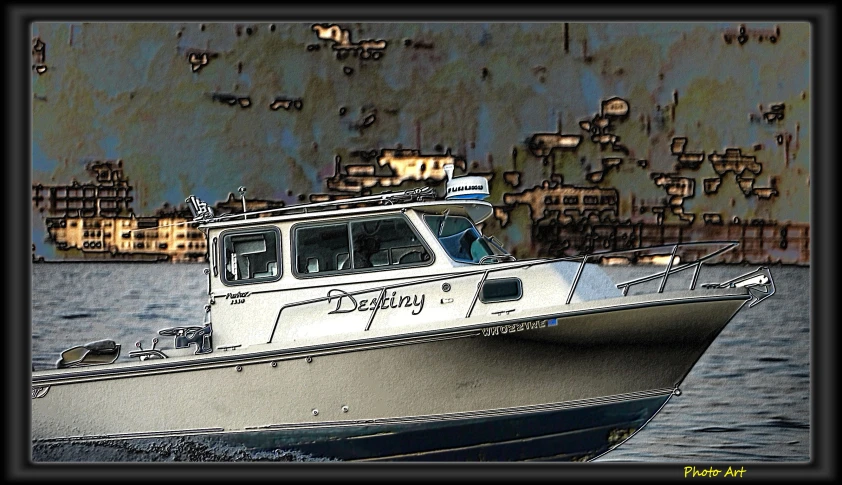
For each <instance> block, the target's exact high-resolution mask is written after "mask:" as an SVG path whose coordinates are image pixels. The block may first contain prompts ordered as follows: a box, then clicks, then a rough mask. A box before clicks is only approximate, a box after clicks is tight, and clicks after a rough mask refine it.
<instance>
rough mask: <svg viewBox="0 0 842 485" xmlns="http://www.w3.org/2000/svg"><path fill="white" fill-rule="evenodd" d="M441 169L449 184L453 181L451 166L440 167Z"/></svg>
mask: <svg viewBox="0 0 842 485" xmlns="http://www.w3.org/2000/svg"><path fill="white" fill-rule="evenodd" d="M442 169H443V170H444V173H445V174H446V175H447V181H448V182H450V180H451V179H453V164H452V163H448V164H447V165H445V166H444V167H442Z"/></svg>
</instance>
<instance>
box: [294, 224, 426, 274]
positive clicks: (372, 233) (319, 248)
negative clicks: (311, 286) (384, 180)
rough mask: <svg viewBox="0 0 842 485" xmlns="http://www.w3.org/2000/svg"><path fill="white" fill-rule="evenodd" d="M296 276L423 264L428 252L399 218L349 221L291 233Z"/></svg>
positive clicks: (297, 229) (308, 227) (311, 227)
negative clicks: (292, 234)
mask: <svg viewBox="0 0 842 485" xmlns="http://www.w3.org/2000/svg"><path fill="white" fill-rule="evenodd" d="M295 260H296V261H295V264H296V267H295V269H296V273H297V274H302V275H312V274H329V273H334V274H335V273H336V272H344V271H353V270H357V269H365V268H379V269H390V268H395V267H398V266H401V265H413V264H414V265H418V264H427V262H428V261H430V260H431V256H430V252H429V251H428V250H427V248H426V246H424V245H423V244H422V243H421V241H420V238H419V236H418V235H417V234H416V233H415V231H414V230H413V229H412V227H411V226H410V225H409V223H408V222H407V221H406V220H405V219H404V218H402V217H383V218H379V219H363V220H351V221H349V222H341V223H334V224H323V225H317V226H305V227H300V228H296V229H295Z"/></svg>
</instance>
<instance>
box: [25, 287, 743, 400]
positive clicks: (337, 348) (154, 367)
mask: <svg viewBox="0 0 842 485" xmlns="http://www.w3.org/2000/svg"><path fill="white" fill-rule="evenodd" d="M700 293H702V294H700ZM662 295H663V297H662V298H659V299H655V300H653V299H651V296H652V294H641V295H631V296H621V297H616V298H608V299H599V300H591V301H586V302H579V303H571V304H569V305H574V306H579V307H580V308H577V309H574V310H572V311H567V312H563V313H549V314H543V315H533V316H523V317H519V318H517V317H516V318H510V319H501V320H495V321H493V322H484V323H479V324H472V325H466V326H461V327H454V328H448V329H437V330H426V331H422V332H413V333H408V334H399V335H388V336H381V337H373V338H369V339H356V340H346V341H343V342H338V343H327V344H316V345H309V346H303V347H294V348H279V349H272V350H264V351H258V352H248V351H246V350H233V351H230V352H231V354H230V355H221V356H220V355H211V354H207V355H202V356H193V355H189V356H181V357H174V358H170V359H162V361H161V362H157V361H156V362H154V363H148V362H144V363H140V362H120V363H119V364H111V365H109V366H86V367H84V370H79V368H73V369H44V370H40V371H33V373H32V386H33V387H43V386H52V385H63V384H71V383H74V382H84V381H98V380H107V379H119V378H123V377H131V376H137V375H153V374H162V373H168V372H189V371H193V370H207V369H216V368H222V367H228V366H241V365H255V364H263V363H271V362H277V361H285V360H294V359H297V358H307V357H310V358H312V357H318V356H325V355H332V354H340V353H346V352H357V351H364V350H373V349H377V348H384V347H393V346H399V345H411V344H420V343H428V342H435V341H440V340H449V339H454V338H466V337H479V336H481V335H482V334H481V332H482V329H483V328H487V327H496V326H500V325H511V324H517V323H523V322H531V321H541V320H548V319H553V318H555V319H559V320H561V319H565V318H568V317H577V316H584V315H590V314H605V313H610V312H615V311H624V310H634V309H643V308H655V307H661V306H671V305H680V304H694V303H706V302H720V301H730V300H744V303H745V301H748V300H749V299H751V294H750V293H749V292H748V290H747V289H746V288H742V287H740V288H722V289H706V290H684V291H677V292H669V293H664V294H662ZM679 295H683V296H679ZM629 300H632V301H629ZM634 300H637V301H634ZM744 303H743V304H744ZM582 307H584V308H582ZM741 307H742V305H741Z"/></svg>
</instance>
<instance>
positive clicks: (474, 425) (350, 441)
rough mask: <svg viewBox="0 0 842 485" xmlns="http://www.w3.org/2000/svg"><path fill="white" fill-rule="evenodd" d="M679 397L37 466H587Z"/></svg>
mask: <svg viewBox="0 0 842 485" xmlns="http://www.w3.org/2000/svg"><path fill="white" fill-rule="evenodd" d="M672 396H673V393H672V392H669V391H668V390H662V391H659V392H650V393H639V394H637V395H627V396H615V397H614V398H613V399H603V400H599V401H593V400H590V401H582V402H570V403H563V404H557V405H551V406H544V407H542V409H517V410H501V411H498V412H496V413H493V414H488V413H480V414H478V415H473V416H471V415H466V416H435V417H428V418H427V419H403V420H394V421H385V422H379V423H364V422H353V423H347V422H346V423H335V424H330V423H328V424H327V425H325V426H318V427H304V428H301V427H289V428H281V429H271V430H261V431H249V432H236V433H217V434H204V435H195V436H191V437H189V438H165V441H162V439H161V438H154V439H151V438H140V439H134V440H124V439H111V440H94V441H93V442H90V441H87V442H85V443H84V444H81V443H80V444H76V443H63V444H59V445H56V444H52V443H51V444H40V443H39V444H36V446H35V448H34V451H33V453H34V457H35V459H36V461H78V460H91V459H96V457H102V456H105V455H108V454H111V455H114V454H117V456H119V457H120V458H121V461H131V460H142V461H145V460H144V458H145V459H149V460H151V459H155V455H156V454H155V453H152V452H150V450H153V449H166V450H167V452H168V454H169V453H173V450H183V451H181V452H179V451H175V453H174V455H175V456H177V457H178V458H177V459H184V458H185V456H181V455H189V454H190V453H191V452H194V450H196V449H205V450H213V451H211V453H210V455H211V456H219V455H222V456H231V455H234V454H235V453H236V454H239V455H240V456H242V455H243V454H245V456H250V457H263V456H278V454H277V451H278V450H282V451H284V452H287V453H289V452H294V453H296V454H297V455H298V456H302V455H303V457H305V459H307V458H309V459H329V460H341V461H526V460H535V461H587V460H590V459H593V458H595V457H598V456H600V455H601V454H603V453H605V452H607V451H609V450H611V449H613V448H614V447H616V446H619V445H620V444H622V442H623V441H625V440H627V439H628V438H630V437H631V436H632V435H633V434H634V433H636V432H637V431H639V430H640V429H641V428H642V427H643V426H644V425H645V424H646V423H647V422H648V421H649V420H650V419H651V418H652V417H653V416H654V415H655V414H656V413H657V412H658V411H659V410H660V409H662V407H663V406H664V405H665V404H666V402H667V401H669V399H670V398H671V397H672ZM186 443H189V444H190V445H189V446H187V445H186ZM225 450H231V451H228V452H227V453H226V451H225ZM92 456H93V457H92ZM280 456H284V455H280ZM172 458H173V457H171V459H172ZM203 459H208V457H207V456H205V457H203Z"/></svg>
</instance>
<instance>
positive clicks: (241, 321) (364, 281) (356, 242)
mask: <svg viewBox="0 0 842 485" xmlns="http://www.w3.org/2000/svg"><path fill="white" fill-rule="evenodd" d="M402 194H404V193H399V194H398V195H402ZM362 199H366V200H361V199H352V200H348V201H341V200H340V201H334V202H332V203H317V204H308V205H304V206H292V207H288V208H282V209H274V210H273V211H267V212H266V213H265V214H261V213H244V214H235V215H231V216H230V217H228V218H227V219H223V218H222V217H217V218H214V219H210V220H209V221H208V222H206V223H203V224H202V225H201V226H200V228H202V229H203V230H204V231H205V232H206V233H207V237H208V247H209V255H208V257H209V260H210V261H209V266H210V269H209V272H208V294H209V295H210V305H209V307H210V308H211V310H212V321H213V326H214V341H213V344H214V348H215V349H222V350H226V349H234V348H239V347H241V346H243V347H245V346H250V345H257V344H269V343H273V342H275V343H277V342H278V341H279V337H281V338H283V337H282V335H281V334H282V333H283V331H284V330H289V329H290V328H292V327H291V326H289V325H284V323H288V322H290V321H296V319H305V318H308V317H307V315H309V320H312V316H313V314H314V313H313V312H312V310H313V308H314V307H315V308H317V309H318V308H320V307H323V310H324V311H323V312H319V311H316V312H315V314H316V315H318V314H320V313H324V314H325V316H335V315H340V314H346V313H351V312H352V311H354V312H365V311H367V309H371V308H373V307H375V306H377V307H379V308H382V309H383V310H387V308H386V307H384V306H383V304H384V303H383V300H382V298H381V297H382V296H383V295H380V296H378V292H379V291H381V290H382V286H383V284H384V282H386V283H387V284H388V285H390V287H396V286H400V285H401V284H402V283H403V282H406V283H409V284H410V286H412V288H407V289H406V291H404V292H400V291H398V290H396V289H395V290H393V291H392V293H390V294H387V295H385V297H386V298H388V305H387V306H388V307H389V308H388V309H389V310H392V309H394V308H402V307H405V308H410V309H411V310H413V311H414V313H413V311H410V312H409V315H413V314H414V315H418V314H419V313H420V312H421V311H422V310H423V308H422V305H423V302H425V300H424V298H425V295H429V292H428V291H430V290H431V289H432V287H433V286H435V287H436V289H437V290H438V292H439V293H440V292H441V289H440V287H441V285H442V283H441V282H437V283H435V284H431V285H426V286H428V287H429V288H427V289H426V290H425V288H424V286H425V285H421V286H416V285H415V283H414V282H417V281H418V280H419V278H421V279H423V278H431V277H433V278H434V277H435V276H436V275H447V274H451V273H459V272H464V271H469V272H472V273H477V269H478V268H479V267H480V265H487V264H490V263H500V262H504V261H513V260H514V258H513V257H512V256H511V255H509V254H508V253H507V252H506V251H505V250H504V249H503V248H502V247H501V246H500V244H498V243H497V242H495V241H494V240H493V239H491V238H489V237H486V236H484V235H483V234H482V233H481V231H480V230H479V229H478V228H477V226H476V224H479V223H481V222H482V221H484V220H485V219H486V218H488V217H489V216H490V215H491V213H492V206H491V204H489V203H487V202H484V201H481V200H476V199H468V198H465V199H454V200H443V201H442V200H424V198H423V197H421V198H420V199H421V200H420V201H419V200H411V201H407V202H402V201H401V200H397V201H395V200H393V199H392V198H390V196H389V195H385V194H384V195H382V196H372V197H371V198H362ZM395 202H397V203H395ZM401 202H402V203H401ZM194 212H196V211H194ZM276 214H277V215H276ZM477 274H478V273H477ZM477 277H478V276H477ZM474 288H476V285H474ZM425 291H427V292H425ZM472 291H473V290H472ZM354 292H358V293H354ZM368 292H371V293H370V294H366V293H368ZM459 293H460V294H461V292H459ZM342 295H348V296H342ZM462 299H465V298H464V297H463V298H462ZM320 300H324V301H320ZM305 304H308V305H310V308H309V310H310V313H309V314H308V313H307V312H304V311H300V310H301V309H300V308H298V307H300V306H303V305H305ZM352 307H353V308H354V310H350V308H352ZM413 307H414V308H413ZM427 308H428V311H427V312H426V313H427V314H428V315H426V316H428V317H429V316H430V315H429V313H431V312H430V310H429V306H428V307H427ZM384 313H391V314H392V316H394V317H395V318H400V315H399V313H398V312H396V311H391V312H385V311H384ZM404 313H406V312H404ZM360 316H362V315H360ZM372 316H373V315H372ZM404 316H406V315H404ZM348 317H350V315H348V316H346V318H343V319H342V320H343V322H341V323H340V322H339V321H338V320H337V321H336V322H334V324H333V325H327V324H322V322H312V324H311V323H308V324H306V325H299V326H298V329H299V331H298V332H293V334H288V335H287V336H288V337H290V338H293V339H295V338H304V337H305V334H306V336H308V337H311V336H314V335H329V334H331V333H333V332H335V331H337V330H338V329H339V330H342V328H340V327H341V326H342V325H345V326H346V328H351V327H354V325H353V324H351V326H350V327H348V325H347V321H348V320H349V318H348ZM383 318H384V317H383V316H382V315H381V317H379V319H378V320H382V319H383ZM290 319H292V320H290ZM326 320H336V319H332V318H326ZM352 320H353V319H352ZM356 320H359V319H356ZM363 320H364V319H363ZM416 320H420V319H416ZM246 321H247V323H246ZM392 323H395V322H392ZM232 326H234V327H236V328H231V327H232ZM319 327H325V328H321V329H319ZM327 327H331V328H332V329H329V328H327ZM356 328H357V329H358V330H363V331H369V330H371V322H369V323H368V324H366V322H365V321H361V322H360V324H359V325H357V326H356ZM223 330H224V331H223ZM343 331H344V330H343Z"/></svg>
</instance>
